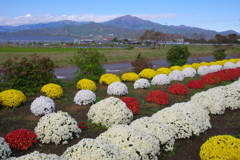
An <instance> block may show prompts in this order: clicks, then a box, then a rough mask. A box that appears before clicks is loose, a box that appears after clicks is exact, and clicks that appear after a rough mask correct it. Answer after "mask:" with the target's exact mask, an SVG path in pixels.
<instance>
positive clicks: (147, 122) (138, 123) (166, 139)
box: [130, 117, 175, 152]
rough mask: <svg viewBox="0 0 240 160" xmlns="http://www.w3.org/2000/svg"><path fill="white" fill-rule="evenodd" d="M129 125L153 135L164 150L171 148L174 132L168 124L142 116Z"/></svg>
mask: <svg viewBox="0 0 240 160" xmlns="http://www.w3.org/2000/svg"><path fill="white" fill-rule="evenodd" d="M130 126H131V127H134V128H138V129H139V130H141V131H143V132H145V133H146V134H149V135H152V136H155V137H156V138H157V139H158V140H159V141H160V143H161V148H163V150H164V151H166V152H167V151H172V150H173V146H174V142H175V139H174V136H175V132H174V131H173V129H172V128H171V127H170V126H169V125H168V124H166V123H160V122H157V121H155V120H154V119H153V118H152V117H142V118H139V119H137V120H135V121H132V123H131V124H130Z"/></svg>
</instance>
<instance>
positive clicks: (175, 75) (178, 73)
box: [168, 70, 184, 81]
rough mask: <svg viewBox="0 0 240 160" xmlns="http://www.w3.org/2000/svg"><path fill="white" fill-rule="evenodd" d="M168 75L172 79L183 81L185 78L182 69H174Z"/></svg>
mask: <svg viewBox="0 0 240 160" xmlns="http://www.w3.org/2000/svg"><path fill="white" fill-rule="evenodd" d="M168 77H169V78H170V80H171V81H183V80H184V74H183V73H182V71H179V70H173V71H172V72H171V73H170V74H169V75H168Z"/></svg>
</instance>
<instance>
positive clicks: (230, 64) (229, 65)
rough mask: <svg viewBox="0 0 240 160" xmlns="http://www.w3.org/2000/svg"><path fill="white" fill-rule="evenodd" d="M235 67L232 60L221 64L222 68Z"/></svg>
mask: <svg viewBox="0 0 240 160" xmlns="http://www.w3.org/2000/svg"><path fill="white" fill-rule="evenodd" d="M230 68H237V66H236V64H235V63H233V62H226V63H224V65H223V69H230Z"/></svg>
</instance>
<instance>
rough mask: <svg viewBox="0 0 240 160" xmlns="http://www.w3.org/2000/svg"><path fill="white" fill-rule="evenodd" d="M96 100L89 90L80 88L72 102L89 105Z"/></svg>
mask: <svg viewBox="0 0 240 160" xmlns="http://www.w3.org/2000/svg"><path fill="white" fill-rule="evenodd" d="M95 101H96V94H95V93H94V92H93V91H91V90H80V91H78V92H77V94H76V95H75V97H74V102H75V103H76V104H78V105H80V106H81V105H89V104H93V103H94V102H95Z"/></svg>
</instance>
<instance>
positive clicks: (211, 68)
mask: <svg viewBox="0 0 240 160" xmlns="http://www.w3.org/2000/svg"><path fill="white" fill-rule="evenodd" d="M209 69H210V72H211V73H215V72H217V71H220V70H222V69H223V67H222V66H221V65H211V66H209Z"/></svg>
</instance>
